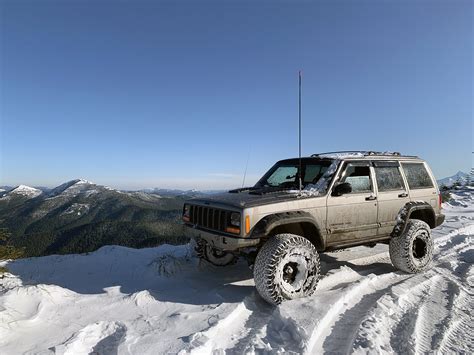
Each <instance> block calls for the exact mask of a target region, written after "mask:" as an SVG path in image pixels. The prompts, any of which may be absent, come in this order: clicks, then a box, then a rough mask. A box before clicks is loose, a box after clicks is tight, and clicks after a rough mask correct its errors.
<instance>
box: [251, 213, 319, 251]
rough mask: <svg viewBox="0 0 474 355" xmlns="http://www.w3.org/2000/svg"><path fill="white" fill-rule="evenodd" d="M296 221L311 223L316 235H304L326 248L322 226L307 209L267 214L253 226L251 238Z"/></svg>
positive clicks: (260, 236) (263, 235)
mask: <svg viewBox="0 0 474 355" xmlns="http://www.w3.org/2000/svg"><path fill="white" fill-rule="evenodd" d="M295 223H308V224H310V225H311V227H312V228H314V232H315V234H316V235H313V233H312V234H311V235H310V237H309V236H308V235H303V237H305V238H307V239H309V240H310V241H311V242H312V243H313V244H317V245H318V247H319V249H324V248H325V245H326V240H325V238H324V235H323V233H322V232H321V228H320V227H319V225H318V223H317V222H316V219H315V218H314V217H313V216H312V215H311V214H310V213H308V212H305V211H290V212H280V213H274V214H270V215H268V216H265V217H263V218H262V219H261V220H260V221H258V222H257V224H256V225H255V226H254V227H253V229H252V233H251V236H250V238H262V237H265V236H268V235H269V234H270V233H271V231H272V230H273V229H275V228H277V227H280V226H284V225H288V224H295Z"/></svg>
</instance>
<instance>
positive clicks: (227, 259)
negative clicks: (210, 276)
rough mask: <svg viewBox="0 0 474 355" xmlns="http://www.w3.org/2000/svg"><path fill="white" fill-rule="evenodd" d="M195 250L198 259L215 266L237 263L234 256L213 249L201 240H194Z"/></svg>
mask: <svg viewBox="0 0 474 355" xmlns="http://www.w3.org/2000/svg"><path fill="white" fill-rule="evenodd" d="M195 250H196V254H197V256H198V257H199V258H201V259H203V260H206V261H207V262H209V263H211V264H212V265H215V266H227V265H232V264H235V263H236V262H237V257H236V256H235V255H234V254H232V253H230V252H226V251H221V250H219V249H216V248H213V247H212V246H211V245H210V244H209V243H206V242H205V241H204V240H202V239H199V240H196V248H195Z"/></svg>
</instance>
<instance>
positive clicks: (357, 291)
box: [305, 273, 404, 354]
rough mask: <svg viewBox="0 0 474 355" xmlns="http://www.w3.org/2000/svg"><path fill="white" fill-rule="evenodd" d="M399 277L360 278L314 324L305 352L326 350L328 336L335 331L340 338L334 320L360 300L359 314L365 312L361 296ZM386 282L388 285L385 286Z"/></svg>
mask: <svg viewBox="0 0 474 355" xmlns="http://www.w3.org/2000/svg"><path fill="white" fill-rule="evenodd" d="M400 278H404V275H399V274H395V273H389V274H384V275H381V276H376V275H369V276H367V277H366V278H364V279H362V280H361V281H360V282H359V283H357V284H356V285H355V286H352V287H351V288H350V289H349V290H348V291H347V292H345V293H344V294H343V295H342V296H341V297H340V298H339V299H338V300H337V301H336V302H335V303H333V304H332V305H331V307H330V308H329V309H328V311H327V312H326V314H325V315H324V316H323V317H322V318H321V320H320V321H319V323H318V324H317V325H316V327H315V329H314V330H313V332H312V334H311V336H310V338H309V340H308V343H307V346H306V349H305V353H307V354H314V353H318V354H319V353H322V352H324V351H325V350H326V349H325V348H324V343H325V341H326V339H327V338H328V337H331V336H332V333H333V332H334V333H335V337H336V338H340V334H338V333H337V331H336V330H335V329H334V326H335V324H336V322H337V321H338V320H339V319H340V317H342V316H343V315H344V314H345V313H346V312H347V311H348V310H350V309H352V308H354V307H357V306H358V305H359V304H360V303H361V302H362V304H361V305H360V307H361V308H362V309H361V310H360V312H361V314H362V313H365V311H366V307H367V305H366V304H365V302H364V301H362V300H363V298H364V297H365V296H367V294H370V295H372V294H375V293H377V292H381V293H383V290H385V289H388V288H390V287H391V286H392V285H393V284H396V283H397V282H398V281H400ZM387 284H388V285H389V286H386V285H387ZM369 297H371V296H369ZM374 297H376V296H374ZM357 313H358V311H356V310H355V311H354V314H357ZM335 342H336V341H335ZM330 344H333V343H331V340H328V344H327V347H328V348H331V345H330ZM334 345H335V343H334ZM344 347H345V346H344ZM328 351H329V350H328ZM334 351H337V350H334Z"/></svg>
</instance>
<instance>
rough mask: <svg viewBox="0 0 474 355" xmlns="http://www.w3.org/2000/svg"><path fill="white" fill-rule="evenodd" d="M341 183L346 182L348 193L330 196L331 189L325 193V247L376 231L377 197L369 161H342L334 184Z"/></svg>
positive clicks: (362, 237)
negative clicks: (342, 163) (326, 240)
mask: <svg viewBox="0 0 474 355" xmlns="http://www.w3.org/2000/svg"><path fill="white" fill-rule="evenodd" d="M342 182H348V183H350V184H351V186H352V192H351V193H348V194H344V195H342V196H333V195H332V191H331V192H330V193H329V194H328V199H327V229H328V233H329V235H328V246H330V245H331V244H337V243H340V242H344V241H347V242H348V243H349V242H358V241H360V240H362V239H364V238H366V237H371V236H375V235H376V234H377V227H378V224H377V197H376V195H375V189H374V183H373V176H372V170H371V168H370V162H365V161H364V162H346V163H344V166H343V167H342V173H341V174H340V177H339V179H338V181H336V184H337V183H342ZM336 184H334V186H335V185H336ZM334 186H333V189H332V190H334Z"/></svg>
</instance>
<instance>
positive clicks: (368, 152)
mask: <svg viewBox="0 0 474 355" xmlns="http://www.w3.org/2000/svg"><path fill="white" fill-rule="evenodd" d="M334 154H354V155H362V156H371V155H379V156H380V155H381V156H401V154H400V153H399V152H375V151H372V150H341V151H338V152H325V153H317V154H311V157H313V158H314V157H319V156H321V155H334Z"/></svg>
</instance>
